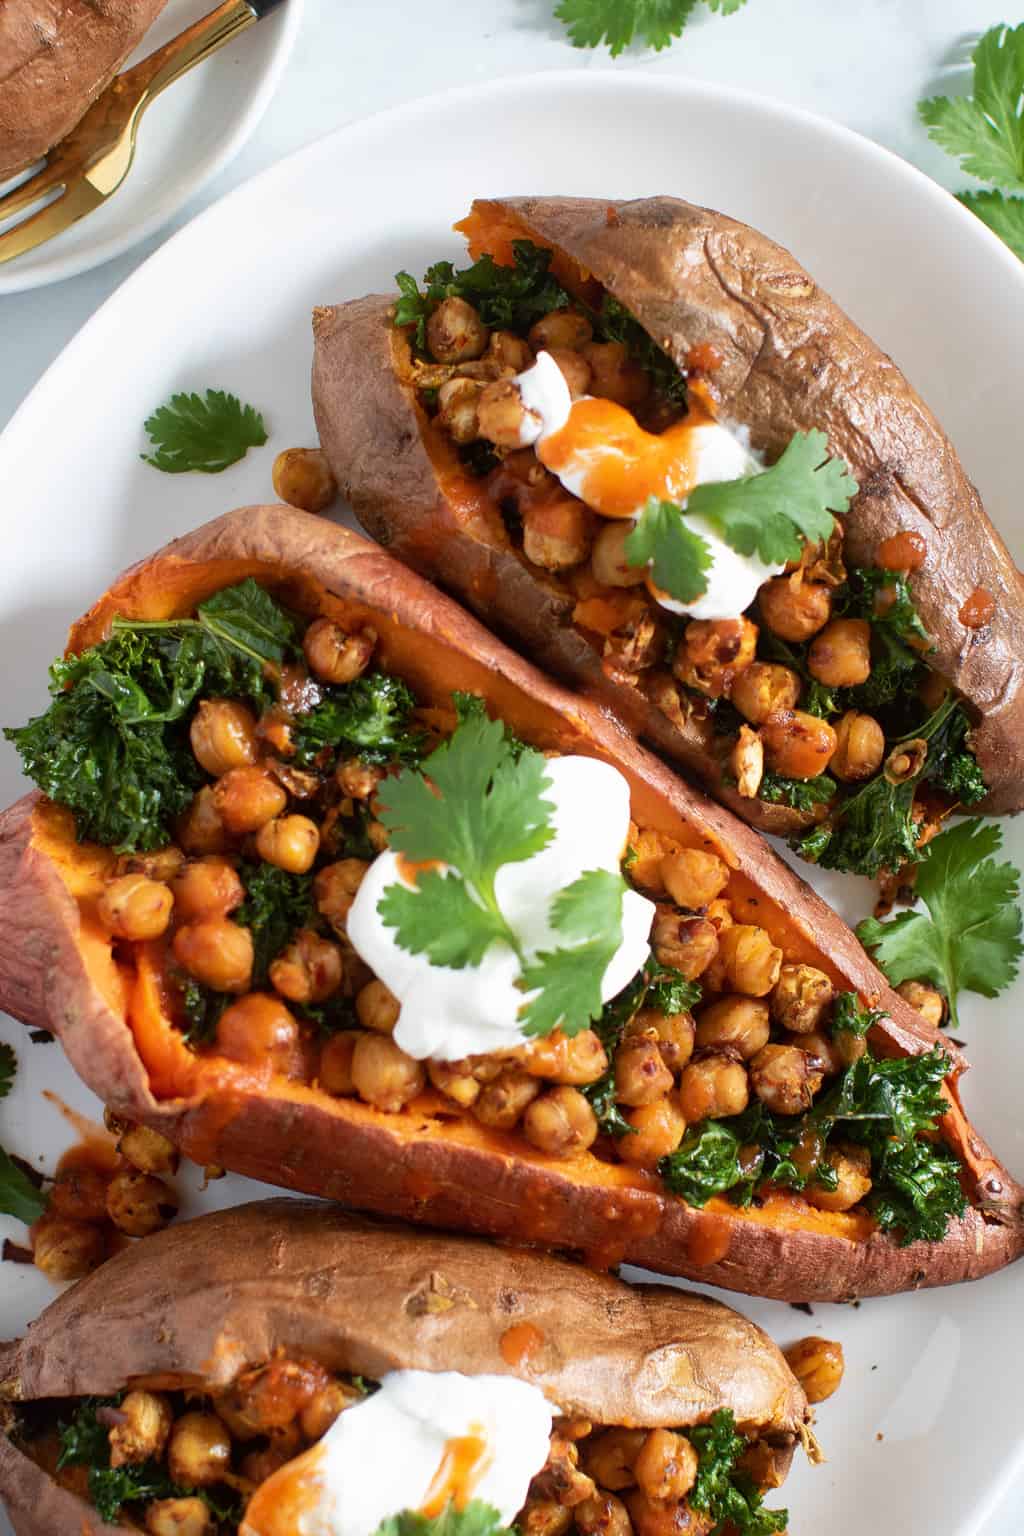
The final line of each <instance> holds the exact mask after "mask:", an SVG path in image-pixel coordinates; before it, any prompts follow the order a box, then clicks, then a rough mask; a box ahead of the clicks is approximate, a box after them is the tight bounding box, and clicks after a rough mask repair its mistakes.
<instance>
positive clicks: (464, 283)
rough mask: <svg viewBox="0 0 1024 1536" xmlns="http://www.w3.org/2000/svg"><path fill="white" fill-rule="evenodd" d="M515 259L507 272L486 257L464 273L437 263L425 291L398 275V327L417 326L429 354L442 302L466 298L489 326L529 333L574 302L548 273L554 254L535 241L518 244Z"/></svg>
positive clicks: (405, 274)
mask: <svg viewBox="0 0 1024 1536" xmlns="http://www.w3.org/2000/svg"><path fill="white" fill-rule="evenodd" d="M512 257H513V265H512V266H510V267H508V266H499V264H498V263H497V262H496V261H495V260H494V258H493V257H492V256H488V255H484V256H481V257H480V259H479V260H478V261H475V262H474V263H473V265H472V266H470V267H465V268H463V269H462V270H461V271H459V270H457V269H456V267H455V265H454V263H453V262H450V261H436V262H435V263H434V265H433V266H432V267H428V268H427V271H426V274H425V276H424V278H423V287H424V291H423V292H421V291H420V288H419V286H418V285H417V283H416V280H415V279H414V278H413V277H411V276H410V274H409V273H408V272H399V273H398V274H397V276H396V279H395V281H396V282H397V283H398V287H399V299H398V302H397V304H396V306H395V316H394V323H395V325H396V326H403V325H414V326H415V327H416V329H415V340H416V346H417V348H418V350H419V351H420V352H425V351H426V350H427V321H428V320H429V318H430V316H431V315H432V314H433V312H434V310H435V309H436V308H437V306H438V304H440V303H441V300H442V299H449V298H461V299H466V300H468V302H469V303H470V304H472V305H473V306H474V308H475V309H476V310H477V312H478V314H479V315H480V318H481V320H482V321H483V323H484V324H485V325H488V326H493V327H497V328H499V329H506V330H513V331H520V330H526V329H528V328H529V326H531V325H532V324H533V322H534V321H535V320H538V319H540V317H541V316H542V315H547V314H550V313H551V311H552V310H553V309H562V308H564V306H565V305H566V304H568V303H569V295H568V294H567V293H566V291H565V289H564V288H563V287H562V286H561V284H560V283H558V282H557V281H556V280H555V278H554V277H552V276H551V273H550V272H549V271H548V268H549V267H550V265H551V252H550V250H548V249H547V248H546V247H545V246H541V245H534V243H533V241H532V240H513V241H512Z"/></svg>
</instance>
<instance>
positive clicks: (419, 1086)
mask: <svg viewBox="0 0 1024 1536" xmlns="http://www.w3.org/2000/svg"><path fill="white" fill-rule="evenodd" d="M352 1082H353V1084H354V1086H355V1090H356V1092H357V1093H358V1095H359V1097H360V1098H361V1099H365V1100H366V1102H367V1103H368V1104H372V1105H373V1106H374V1108H375V1109H382V1110H384V1111H385V1113H386V1114H392V1115H393V1114H397V1112H398V1111H399V1110H400V1109H404V1108H405V1106H406V1104H408V1103H409V1102H410V1101H411V1100H412V1099H415V1098H416V1097H417V1095H418V1094H421V1093H422V1092H423V1089H424V1086H425V1085H426V1073H425V1072H424V1070H423V1067H422V1065H421V1063H420V1062H418V1061H414V1060H413V1058H412V1057H411V1056H408V1055H407V1054H406V1053H405V1051H403V1050H402V1049H401V1048H400V1047H399V1046H397V1045H396V1044H395V1042H394V1041H393V1040H392V1039H391V1037H390V1035H376V1034H366V1035H360V1036H359V1038H358V1039H357V1041H356V1046H355V1051H354V1052H353V1055H352Z"/></svg>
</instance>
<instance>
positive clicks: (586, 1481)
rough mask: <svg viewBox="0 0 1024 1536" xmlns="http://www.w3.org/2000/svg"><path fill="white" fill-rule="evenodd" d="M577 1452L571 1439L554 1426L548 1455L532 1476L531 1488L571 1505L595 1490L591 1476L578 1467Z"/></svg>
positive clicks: (587, 1496) (572, 1506) (567, 1505)
mask: <svg viewBox="0 0 1024 1536" xmlns="http://www.w3.org/2000/svg"><path fill="white" fill-rule="evenodd" d="M579 1460H580V1453H579V1447H578V1446H577V1445H576V1443H575V1441H573V1440H570V1439H569V1438H568V1436H567V1435H563V1434H561V1433H560V1432H559V1431H558V1430H554V1431H552V1435H551V1445H550V1449H549V1451H548V1459H547V1461H546V1462H545V1463H544V1466H543V1467H542V1469H541V1471H540V1472H538V1474H537V1476H536V1477H535V1478H534V1480H533V1484H532V1486H533V1490H534V1492H535V1493H538V1494H540V1495H541V1496H542V1497H546V1498H554V1499H557V1500H558V1502H559V1504H564V1505H565V1506H566V1508H569V1509H572V1508H574V1507H575V1506H576V1505H577V1504H582V1502H583V1500H584V1499H589V1498H591V1497H592V1496H593V1495H594V1493H596V1491H597V1490H596V1488H595V1487H594V1479H593V1478H592V1477H588V1476H587V1474H586V1473H585V1472H581V1471H580V1470H579Z"/></svg>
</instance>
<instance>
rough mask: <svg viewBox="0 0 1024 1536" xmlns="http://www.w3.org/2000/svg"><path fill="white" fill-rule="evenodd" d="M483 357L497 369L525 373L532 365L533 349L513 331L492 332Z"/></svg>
mask: <svg viewBox="0 0 1024 1536" xmlns="http://www.w3.org/2000/svg"><path fill="white" fill-rule="evenodd" d="M484 356H485V357H486V358H489V359H490V360H491V361H492V362H493V363H494V364H495V365H496V366H497V367H498V368H501V369H503V370H505V369H511V371H512V372H513V373H525V372H526V370H527V368H529V367H530V366H531V364H532V363H533V348H532V347H531V346H530V344H529V342H526V341H524V340H523V338H522V337H521V336H517V335H516V333H515V331H492V332H491V339H490V341H489V342H488V343H487V351H486V353H485V354H484Z"/></svg>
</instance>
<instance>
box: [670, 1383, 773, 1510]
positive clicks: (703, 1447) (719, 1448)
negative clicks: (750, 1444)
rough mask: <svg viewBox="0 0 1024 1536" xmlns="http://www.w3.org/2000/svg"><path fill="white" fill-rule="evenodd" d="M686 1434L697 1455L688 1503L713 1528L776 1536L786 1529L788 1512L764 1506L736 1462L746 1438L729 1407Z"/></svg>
mask: <svg viewBox="0 0 1024 1536" xmlns="http://www.w3.org/2000/svg"><path fill="white" fill-rule="evenodd" d="M685 1434H686V1436H687V1438H688V1439H689V1441H690V1443H691V1444H692V1445H693V1447H694V1449H695V1450H696V1452H697V1457H698V1461H697V1477H696V1481H695V1482H694V1485H693V1489H692V1491H691V1493H690V1503H691V1504H692V1505H693V1507H694V1508H695V1509H699V1510H701V1511H702V1512H703V1513H705V1514H707V1515H710V1516H711V1518H712V1519H713V1520H714V1521H715V1530H716V1531H721V1530H724V1529H726V1528H728V1529H731V1530H733V1531H734V1532H735V1536H775V1533H776V1532H784V1531H785V1529H786V1525H787V1523H788V1520H789V1515H788V1512H787V1511H786V1510H784V1509H766V1508H765V1507H764V1500H763V1498H762V1497H761V1494H760V1491H759V1490H758V1488H757V1486H756V1485H755V1483H754V1480H753V1478H752V1477H750V1476H749V1474H748V1473H746V1472H745V1471H744V1470H743V1469H742V1467H741V1466H740V1465H739V1463H740V1458H741V1457H742V1455H743V1453H744V1451H745V1450H746V1449H747V1442H746V1440H745V1439H744V1438H743V1436H742V1435H740V1434H737V1432H736V1420H735V1418H734V1416H733V1413H732V1411H731V1409H728V1408H720V1409H719V1410H718V1412H717V1413H715V1414H712V1416H711V1419H710V1420H709V1422H708V1423H707V1424H700V1425H697V1426H696V1427H695V1428H692V1429H687V1430H686V1431H685Z"/></svg>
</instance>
